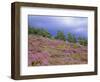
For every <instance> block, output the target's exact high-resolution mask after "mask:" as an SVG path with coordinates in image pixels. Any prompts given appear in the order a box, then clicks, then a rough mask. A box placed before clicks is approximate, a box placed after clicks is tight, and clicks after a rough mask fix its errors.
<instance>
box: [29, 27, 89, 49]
mask: <svg viewBox="0 0 100 82" xmlns="http://www.w3.org/2000/svg"><path fill="white" fill-rule="evenodd" d="M28 34H34V35H39V36H43V37H47V38H50V39H59V40H63V41H66V40H67V41H68V42H71V43H77V42H78V43H79V44H80V45H84V46H87V39H85V38H82V37H79V38H78V39H76V37H75V35H73V34H71V33H68V34H67V36H65V35H64V33H63V32H62V31H58V32H57V34H56V36H52V35H51V34H50V33H49V32H48V31H47V30H45V29H42V28H36V27H28ZM74 47H75V48H77V46H76V45H74Z"/></svg>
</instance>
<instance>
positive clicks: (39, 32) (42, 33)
mask: <svg viewBox="0 0 100 82" xmlns="http://www.w3.org/2000/svg"><path fill="white" fill-rule="evenodd" d="M28 33H29V34H35V35H40V36H43V37H48V38H51V34H50V33H49V32H48V31H47V30H45V29H40V28H31V27H29V29H28Z"/></svg>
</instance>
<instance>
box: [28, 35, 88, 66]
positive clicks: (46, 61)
mask: <svg viewBox="0 0 100 82" xmlns="http://www.w3.org/2000/svg"><path fill="white" fill-rule="evenodd" d="M87 59H88V58H87V46H82V45H79V44H76V43H70V42H65V41H62V40H56V39H50V38H47V37H42V36H37V35H32V34H30V35H29V38H28V66H48V65H71V64H86V63H87Z"/></svg>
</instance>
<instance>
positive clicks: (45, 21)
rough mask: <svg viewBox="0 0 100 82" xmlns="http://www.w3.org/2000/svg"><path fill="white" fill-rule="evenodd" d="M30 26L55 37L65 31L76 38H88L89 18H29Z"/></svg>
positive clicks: (33, 16)
mask: <svg viewBox="0 0 100 82" xmlns="http://www.w3.org/2000/svg"><path fill="white" fill-rule="evenodd" d="M28 25H29V26H31V27H36V28H44V29H46V30H48V31H49V32H50V33H51V34H52V35H53V36H55V35H56V33H57V31H63V32H64V34H65V35H67V33H68V32H70V33H72V34H74V35H75V36H76V37H79V36H81V37H85V38H87V36H88V35H87V32H88V18H87V17H68V16H66V17H64V16H35V15H29V16H28Z"/></svg>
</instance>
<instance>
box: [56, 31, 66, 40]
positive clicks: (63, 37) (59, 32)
mask: <svg viewBox="0 0 100 82" xmlns="http://www.w3.org/2000/svg"><path fill="white" fill-rule="evenodd" d="M55 39H59V40H64V41H66V36H65V35H64V33H63V32H61V31H58V32H57V35H56V36H55Z"/></svg>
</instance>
